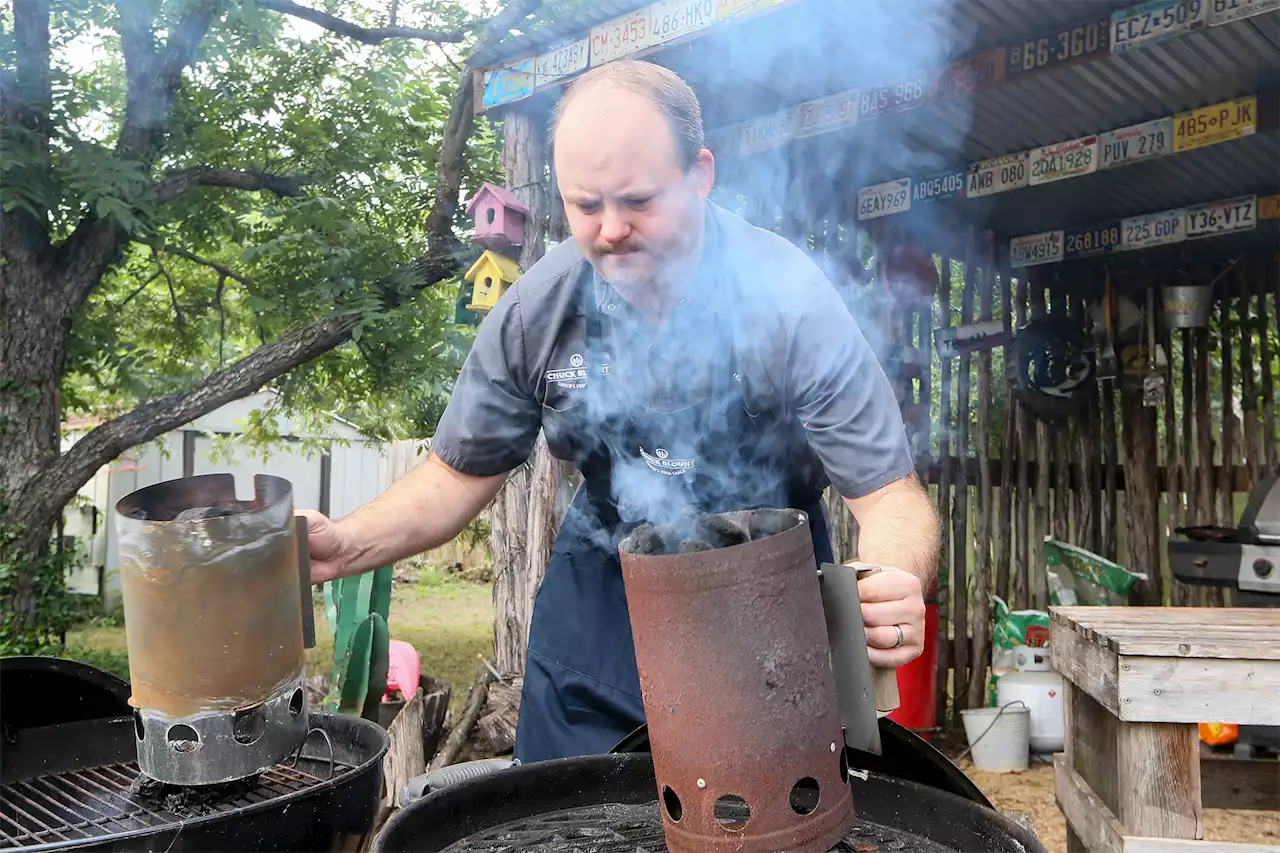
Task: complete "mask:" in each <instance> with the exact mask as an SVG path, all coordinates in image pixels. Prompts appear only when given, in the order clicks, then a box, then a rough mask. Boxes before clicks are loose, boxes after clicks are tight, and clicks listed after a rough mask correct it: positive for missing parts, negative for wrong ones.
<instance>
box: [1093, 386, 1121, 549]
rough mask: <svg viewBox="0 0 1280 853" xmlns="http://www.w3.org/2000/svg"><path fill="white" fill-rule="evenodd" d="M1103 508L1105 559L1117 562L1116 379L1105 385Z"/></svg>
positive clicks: (1103, 389) (1103, 413)
mask: <svg viewBox="0 0 1280 853" xmlns="http://www.w3.org/2000/svg"><path fill="white" fill-rule="evenodd" d="M1100 414H1101V415H1102V507H1101V513H1100V514H1099V516H1098V523H1099V525H1100V527H1101V528H1102V556H1104V557H1106V558H1107V559H1108V560H1115V559H1116V557H1117V554H1116V550H1117V548H1118V545H1117V543H1116V535H1117V529H1116V524H1117V521H1116V515H1117V510H1116V500H1117V493H1118V492H1119V489H1118V488H1117V484H1116V469H1117V467H1118V460H1117V456H1118V454H1117V452H1116V448H1117V444H1116V383H1115V380H1114V379H1104V380H1103V381H1102V411H1101V412H1100Z"/></svg>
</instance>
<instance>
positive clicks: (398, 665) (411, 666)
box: [382, 640, 421, 701]
mask: <svg viewBox="0 0 1280 853" xmlns="http://www.w3.org/2000/svg"><path fill="white" fill-rule="evenodd" d="M387 656H388V660H387V690H386V693H385V694H384V695H383V697H382V698H383V700H384V701H387V700H392V699H395V698H396V693H397V692H399V693H400V694H401V695H402V696H403V697H404V698H405V699H406V700H408V699H412V698H413V693H414V691H415V690H417V689H418V679H419V677H420V676H419V670H420V668H421V661H420V660H419V659H418V651H417V649H415V648H414V647H413V646H411V645H409V644H408V643H406V642H405V641H404V640H392V641H391V643H390V645H389V647H388V649H387ZM405 687H408V688H409V689H408V690H405V689H404V688H405Z"/></svg>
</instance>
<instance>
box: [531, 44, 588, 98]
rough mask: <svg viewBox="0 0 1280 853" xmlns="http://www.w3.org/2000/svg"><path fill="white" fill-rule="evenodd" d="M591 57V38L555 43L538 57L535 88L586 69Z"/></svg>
mask: <svg viewBox="0 0 1280 853" xmlns="http://www.w3.org/2000/svg"><path fill="white" fill-rule="evenodd" d="M590 57H591V40H590V39H569V40H567V41H563V42H560V43H559V44H557V45H554V46H553V47H552V48H551V50H548V51H547V52H546V53H544V54H542V55H541V56H539V57H538V59H537V63H536V75H537V76H536V80H535V82H534V88H535V89H540V88H542V87H543V86H546V85H548V84H550V83H554V82H556V81H557V80H560V79H562V78H565V77H568V76H569V75H570V74H577V73H578V72H579V71H584V70H586V67H587V60H588V59H589V58H590Z"/></svg>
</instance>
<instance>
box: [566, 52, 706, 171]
mask: <svg viewBox="0 0 1280 853" xmlns="http://www.w3.org/2000/svg"><path fill="white" fill-rule="evenodd" d="M621 92H627V93H630V94H632V95H636V96H639V97H640V98H643V99H644V100H645V101H647V102H648V103H649V104H650V105H651V106H652V107H653V108H654V109H656V110H657V111H658V113H660V114H661V115H662V117H663V119H664V120H665V123H666V126H667V129H668V130H669V131H670V133H671V135H672V137H673V142H674V145H675V149H676V154H677V156H678V157H679V162H680V165H681V167H682V168H684V169H688V168H689V167H690V166H692V165H693V163H694V161H695V160H696V159H697V157H698V152H699V151H701V150H702V147H703V145H704V144H705V137H704V134H703V129H702V107H701V105H699V103H698V96H697V95H695V94H694V92H693V89H691V88H689V84H688V83H686V82H684V80H682V79H680V77H679V75H677V74H676V73H675V72H674V71H672V70H670V69H669V68H664V67H662V66H661V65H655V64H653V63H652V62H643V61H641V60H638V59H622V60H618V61H616V62H609V63H606V64H604V65H601V66H598V67H596V68H593V69H591V70H590V71H588V72H587V73H586V74H583V75H582V76H581V77H579V78H577V79H576V80H574V81H573V82H572V83H571V84H570V85H569V87H568V88H567V89H566V90H565V93H564V95H563V96H562V97H561V98H560V101H559V103H557V104H556V109H555V113H554V114H553V116H552V122H551V138H552V139H553V140H554V139H556V138H557V137H558V135H559V131H560V127H561V125H562V123H563V121H564V118H565V116H566V114H568V113H570V112H571V111H575V110H582V109H586V110H590V111H592V112H598V111H599V110H601V108H602V107H604V106H605V105H607V104H608V98H609V95H610V94H615V93H621Z"/></svg>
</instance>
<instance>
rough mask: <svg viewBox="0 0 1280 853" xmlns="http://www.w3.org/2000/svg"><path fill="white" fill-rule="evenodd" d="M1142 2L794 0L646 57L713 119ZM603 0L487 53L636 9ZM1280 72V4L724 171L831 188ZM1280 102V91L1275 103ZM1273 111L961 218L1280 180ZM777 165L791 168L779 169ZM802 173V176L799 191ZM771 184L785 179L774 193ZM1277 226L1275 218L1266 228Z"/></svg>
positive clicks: (1083, 207)
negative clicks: (1218, 134) (1237, 136)
mask: <svg viewBox="0 0 1280 853" xmlns="http://www.w3.org/2000/svg"><path fill="white" fill-rule="evenodd" d="M1131 2H1132V0H1057V2H1052V3H1050V2H1028V0H956V2H950V0H898V2H893V3H873V2H871V0H859V2H849V0H796V2H794V3H790V4H787V5H784V6H782V7H779V8H778V9H775V10H773V11H770V12H768V13H765V14H763V15H760V16H758V17H756V18H754V19H748V20H744V21H741V22H736V23H733V24H731V25H727V26H723V27H716V28H713V29H712V30H711V31H709V32H708V33H707V34H706V35H704V36H702V37H700V38H697V39H696V40H693V41H689V42H686V43H683V44H678V45H675V46H671V47H668V48H665V49H662V50H660V51H657V52H655V53H653V54H651V55H650V56H649V58H650V59H653V60H654V61H658V62H661V63H662V64H664V65H667V66H668V67H671V68H673V69H674V70H676V71H677V72H678V73H680V74H681V75H682V76H683V77H684V78H685V79H686V80H688V81H689V82H690V84H691V85H692V86H693V87H694V88H695V90H697V91H698V94H699V97H700V99H701V100H702V105H703V114H704V119H705V122H706V125H707V127H708V129H709V130H712V131H714V130H715V129H717V128H719V127H722V126H725V125H729V124H734V123H737V122H742V121H747V120H750V119H753V118H760V117H763V116H765V115H768V114H769V113H770V112H772V111H775V110H779V109H785V108H794V107H795V106H797V105H798V104H800V103H801V102H804V101H807V100H811V99H814V98H818V97H822V96H825V95H828V94H832V93H835V92H840V91H845V90H849V89H856V88H859V87H865V86H869V85H879V84H884V83H885V82H886V81H887V80H892V79H893V78H894V77H895V76H897V75H904V74H907V73H908V72H910V71H913V70H915V69H918V68H921V67H939V66H942V65H945V64H946V63H947V62H948V61H952V60H954V59H956V58H958V57H960V56H964V55H970V54H972V53H975V52H978V51H982V50H985V49H988V48H992V47H997V46H1000V45H1009V44H1018V43H1025V42H1026V41H1028V40H1032V39H1035V38H1037V37H1039V36H1042V35H1047V34H1050V33H1053V32H1054V31H1055V30H1056V29H1059V28H1061V27H1064V26H1067V25H1071V24H1075V23H1081V22H1087V21H1090V20H1093V21H1098V20H1102V19H1105V18H1107V17H1108V16H1109V15H1110V13H1111V12H1112V11H1113V10H1115V9H1120V8H1125V7H1126V6H1128V5H1130V4H1131ZM642 5H644V4H643V3H637V2H633V0H625V2H624V1H623V0H601V2H597V3H593V4H591V5H590V6H589V7H587V8H586V9H582V10H580V11H579V12H578V13H577V14H576V16H574V17H572V18H571V19H568V20H563V21H554V22H552V23H548V24H545V25H543V26H542V27H541V28H540V29H539V30H536V31H535V32H534V33H532V34H529V35H525V36H520V37H518V38H516V39H511V40H508V41H507V42H504V43H503V45H501V46H500V47H499V48H497V49H495V50H494V51H492V52H491V54H490V56H489V57H488V58H487V59H486V61H496V60H497V59H499V58H504V59H509V58H515V57H517V56H524V55H528V54H529V53H530V52H532V51H533V50H534V49H535V44H536V45H537V46H545V45H546V44H549V43H551V42H552V41H555V40H557V39H559V38H564V37H566V36H570V35H582V34H585V33H586V31H587V30H588V29H589V27H590V26H591V25H593V24H596V23H599V22H601V21H605V20H609V19H611V18H613V17H615V16H617V15H619V14H623V13H625V12H627V11H630V10H633V9H636V8H639V7H640V6H642ZM1278 81H1280V11H1276V12H1271V13H1267V14H1265V15H1260V16H1256V17H1254V18H1250V19H1246V20H1242V21H1235V22H1233V23H1230V24H1227V25H1224V26H1219V27H1211V28H1210V27H1206V28H1205V29H1203V30H1200V31H1197V32H1194V33H1191V34H1188V35H1183V36H1180V37H1177V38H1173V39H1170V40H1168V41H1164V42H1160V43H1156V44H1148V45H1145V46H1143V47H1141V48H1139V49H1136V50H1131V51H1129V52H1127V53H1123V54H1120V55H1116V56H1106V57H1104V58H1102V59H1099V60H1096V61H1092V62H1087V63H1084V64H1080V65H1076V66H1073V67H1065V68H1058V69H1053V70H1050V71H1046V72H1043V73H1038V74H1034V75H1027V76H1024V77H1022V78H1021V79H1014V80H1010V81H1006V82H1004V83H1003V84H1001V85H999V86H996V87H994V88H991V89H988V90H986V91H984V92H981V93H979V94H977V95H976V96H973V97H970V98H961V99H956V100H950V101H945V102H943V103H939V104H935V105H931V106H928V107H925V108H921V109H916V110H910V111H907V112H904V113H899V114H896V115H890V116H885V117H881V118H878V119H874V120H871V121H864V122H861V123H859V124H856V125H854V126H852V127H849V128H845V129H842V130H840V131H836V132H834V133H829V134H824V135H822V136H818V137H813V138H809V139H804V140H799V141H795V142H792V143H791V144H789V145H787V146H785V148H782V149H774V150H770V151H766V152H763V153H760V154H755V155H751V156H748V157H741V158H722V159H721V161H720V180H722V181H724V182H726V183H728V184H730V185H734V186H740V187H743V188H746V187H747V186H748V185H752V186H754V187H755V188H756V189H757V190H758V189H759V188H760V187H762V186H763V185H766V184H773V185H774V186H775V187H776V186H778V185H786V183H787V182H790V185H791V187H792V189H791V193H792V194H794V193H796V192H805V191H807V192H810V193H821V194H823V195H825V196H827V197H826V198H816V199H815V204H817V206H821V207H829V206H831V205H832V204H834V203H835V202H834V201H833V200H832V199H831V198H829V197H830V196H831V195H833V194H836V193H839V194H844V195H846V196H847V195H849V194H853V193H856V191H857V189H858V187H860V186H866V185H869V184H872V183H878V182H880V181H884V180H889V179H893V178H898V177H904V176H907V175H912V176H917V177H918V176H920V175H921V174H924V173H927V172H929V171H933V170H940V169H942V168H944V167H952V166H963V165H964V164H965V163H968V162H972V161H975V160H981V159H985V158H988V157H993V156H997V155H1001V154H1007V153H1014V152H1018V151H1022V150H1026V149H1028V148H1032V147H1035V146H1039V145H1047V144H1050V143H1055V142H1061V141H1065V140H1068V139H1072V138H1076V137H1080V136H1085V135H1088V134H1092V133H1101V132H1105V131H1108V130H1113V129H1116V128H1120V127H1125V126H1127V125H1131V124H1136V123H1139V122H1142V121H1147V120H1151V119H1155V118H1160V117H1163V116H1169V115H1173V114H1175V113H1177V112H1180V111H1184V110H1188V109H1192V108H1195V107H1199V106H1204V105H1207V104H1212V103H1216V102H1219V101H1223V100H1228V99H1230V98H1234V97H1239V96H1243V95H1248V94H1260V95H1263V96H1266V97H1264V98H1262V99H1260V100H1267V99H1268V98H1270V99H1271V100H1267V103H1268V105H1269V106H1268V109H1275V105H1274V104H1273V103H1272V101H1273V100H1274V97H1273V96H1274V93H1275V92H1276V90H1277V82H1278ZM1275 103H1280V101H1275ZM1274 128H1275V120H1274V118H1272V119H1271V123H1270V124H1269V125H1265V126H1263V127H1262V128H1261V131H1262V132H1260V133H1258V134H1257V135H1255V136H1253V137H1250V138H1246V139H1242V140H1237V141H1235V142H1229V143H1223V144H1219V145H1214V146H1211V147H1208V148H1204V149H1200V150H1197V151H1192V152H1186V153H1180V154H1177V155H1174V156H1169V157H1163V158H1159V159H1157V160H1153V161H1150V162H1147V163H1141V164H1134V165H1128V166H1124V167H1121V168H1117V169H1113V170H1108V171H1105V172H1099V173H1096V174H1093V175H1087V176H1084V177H1080V178H1073V179H1071V180H1065V181H1059V182H1056V183H1053V184H1049V185H1044V186H1038V187H1031V188H1024V189H1021V190H1015V191H1011V192H1007V193H1001V194H999V195H996V196H991V197H989V198H986V199H981V200H976V199H975V200H968V201H965V202H963V203H962V205H961V209H962V211H963V215H965V216H972V217H973V218H974V219H975V222H977V223H980V224H982V225H984V226H986V227H992V228H995V229H996V230H997V231H999V232H1001V233H1004V234H1011V233H1012V234H1020V233H1032V232H1034V231H1037V230H1044V229H1047V228H1050V227H1061V226H1063V225H1064V224H1067V225H1088V224H1090V223H1091V222H1093V221H1103V220H1107V219H1112V218H1119V217H1123V216H1131V215H1136V214H1141V213H1149V212H1155V211H1159V210H1162V209H1167V208H1171V207H1177V206H1181V205H1185V204H1194V203H1200V202H1205V201H1211V200H1214V199H1217V198H1226V197H1230V196H1233V195H1238V194H1246V193H1253V192H1260V193H1261V192H1266V193H1272V192H1278V191H1280V137H1278V136H1277V134H1276V133H1275V132H1274ZM779 173H781V177H780V176H779ZM797 187H801V189H796V188H797ZM774 192H775V194H776V193H778V192H779V191H778V190H776V189H775V190H774ZM1266 233H1267V234H1274V229H1271V230H1269V231H1267V232H1266Z"/></svg>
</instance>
